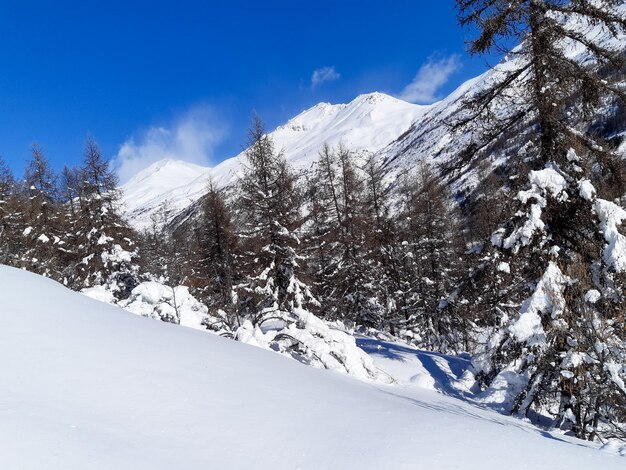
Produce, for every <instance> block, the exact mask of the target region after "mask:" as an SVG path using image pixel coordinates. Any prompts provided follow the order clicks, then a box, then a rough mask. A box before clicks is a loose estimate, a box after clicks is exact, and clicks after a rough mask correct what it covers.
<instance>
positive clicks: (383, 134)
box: [122, 93, 429, 229]
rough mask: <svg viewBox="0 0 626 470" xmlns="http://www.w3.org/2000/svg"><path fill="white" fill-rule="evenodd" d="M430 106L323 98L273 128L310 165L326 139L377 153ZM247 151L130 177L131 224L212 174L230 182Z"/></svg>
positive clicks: (280, 142) (169, 210) (200, 189)
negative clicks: (212, 161)
mask: <svg viewBox="0 0 626 470" xmlns="http://www.w3.org/2000/svg"><path fill="white" fill-rule="evenodd" d="M428 109H429V107H428V106H419V105H415V104H411V103H407V102H405V101H401V100H398V99H396V98H393V97H391V96H389V95H385V94H383V93H371V94H365V95H360V96H357V97H356V98H355V99H354V100H353V101H351V102H350V103H348V104H334V105H333V104H329V103H319V104H317V105H315V106H313V107H312V108H310V109H308V110H306V111H303V112H302V113H300V114H298V115H297V116H296V117H294V118H293V119H291V120H289V121H288V122H287V123H286V124H284V125H282V126H280V127H278V128H276V129H275V130H274V131H273V132H271V133H270V135H271V137H272V138H273V140H274V142H275V144H276V147H277V149H278V150H282V151H283V152H284V154H285V157H286V158H287V160H288V161H289V162H290V163H291V164H292V165H293V166H294V167H296V168H298V169H301V168H308V167H310V166H311V164H312V163H313V162H314V161H315V160H316V159H317V155H318V152H319V150H320V149H321V148H322V145H323V144H324V143H328V144H329V145H337V144H338V143H339V142H343V143H344V144H345V145H346V146H347V147H348V148H350V149H352V150H354V151H356V152H377V151H379V150H381V149H383V148H384V147H386V146H387V145H388V144H389V143H390V142H392V141H394V140H395V139H397V138H398V137H399V136H400V135H402V133H403V132H405V131H407V129H409V127H410V126H411V124H412V123H413V122H415V120H416V119H418V118H419V117H420V116H422V115H423V114H424V113H426V111H427V110H428ZM244 159H245V155H244V153H243V152H242V153H240V154H239V155H237V156H235V157H233V158H230V159H227V160H225V161H223V162H221V163H220V164H218V165H217V166H215V167H213V168H206V167H201V166H198V165H193V164H190V163H186V162H184V161H173V160H163V161H159V162H157V163H154V164H153V165H151V166H149V167H148V168H146V169H145V170H143V171H141V172H139V173H138V174H137V175H135V176H134V177H133V178H131V179H130V180H129V181H128V182H127V183H126V184H125V185H124V186H123V187H122V190H123V193H124V195H123V201H122V202H123V203H124V206H125V209H126V214H127V217H128V219H129V221H130V222H131V223H132V225H133V226H134V227H136V228H138V229H143V228H147V227H150V225H151V223H152V221H151V217H152V215H153V214H158V213H159V212H160V211H164V212H165V213H166V215H168V218H170V217H171V216H173V215H175V214H177V213H179V212H180V211H182V210H183V209H185V208H186V207H188V206H190V205H191V204H192V203H193V202H195V201H196V200H198V199H199V198H200V197H201V196H202V195H203V194H204V193H205V192H206V185H207V180H208V177H209V176H211V177H213V179H214V180H215V181H216V182H217V184H218V185H220V186H223V185H227V184H228V183H230V182H232V181H233V179H235V178H236V177H237V174H238V172H239V171H240V170H241V164H242V162H243V161H244Z"/></svg>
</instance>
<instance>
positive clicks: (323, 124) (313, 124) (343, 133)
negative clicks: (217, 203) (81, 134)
mask: <svg viewBox="0 0 626 470" xmlns="http://www.w3.org/2000/svg"><path fill="white" fill-rule="evenodd" d="M620 11H621V12H622V13H624V12H626V5H623V6H620ZM569 27H570V28H572V29H573V30H576V31H577V32H578V33H580V34H581V35H582V36H583V37H585V36H587V37H592V38H594V40H599V41H600V42H601V43H605V44H607V45H611V44H613V43H619V42H620V41H624V40H626V37H623V36H622V37H619V38H617V39H615V38H613V37H612V35H611V34H609V32H608V31H605V30H603V29H602V28H600V27H599V26H598V25H595V24H589V23H585V22H582V21H579V20H577V21H575V22H574V23H573V24H571V25H569ZM520 47H521V46H520ZM564 52H565V54H566V55H567V56H569V57H571V58H575V59H576V60H579V61H581V62H584V61H587V60H589V57H588V55H589V54H588V51H587V50H586V49H585V48H584V47H582V46H581V45H580V44H578V43H574V42H571V43H565V44H564ZM519 60H521V59H520V56H518V55H516V54H514V53H513V54H511V56H510V57H504V59H503V60H502V62H501V63H499V64H497V65H496V66H495V67H494V68H492V69H490V70H487V71H486V72H484V73H483V74H481V75H479V76H478V77H475V78H473V79H470V80H468V81H466V82H465V83H463V84H462V85H461V86H459V87H458V88H457V89H456V90H454V91H453V92H452V93H451V94H450V95H449V96H447V97H445V98H444V99H442V100H441V101H439V102H436V103H433V104H432V105H429V106H418V105H414V104H410V103H406V102H404V101H401V100H398V99H396V98H393V97H391V96H388V95H385V94H383V93H371V94H365V95H360V96H358V97H357V98H355V99H354V100H353V101H351V102H350V103H348V104H336V105H331V104H328V103H320V104H317V105H316V106H314V107H312V108H310V109H308V110H306V111H304V112H302V113H301V114H299V115H298V116H296V117H295V118H293V119H291V120H290V121H288V122H287V123H286V124H284V125H283V126H280V127H278V128H277V129H276V130H274V131H273V132H272V133H271V136H272V138H273V139H274V142H275V143H276V145H277V147H278V149H282V150H283V152H284V154H285V156H286V158H287V160H288V161H289V162H290V163H291V164H292V165H294V166H295V167H296V168H307V167H310V165H311V164H312V163H313V162H314V161H315V160H316V158H317V154H318V151H319V149H320V148H321V146H322V145H323V144H324V143H325V142H326V143H328V144H330V145H336V144H337V143H339V142H340V141H342V142H343V143H345V144H346V146H347V147H348V148H350V149H351V150H353V151H355V152H364V151H365V152H373V153H376V154H378V156H379V158H380V159H381V160H384V161H386V162H387V164H388V166H389V168H391V169H395V170H396V171H397V172H402V171H406V169H407V168H410V167H413V166H415V165H416V164H417V163H418V162H420V161H426V162H428V163H429V164H431V165H433V166H434V167H437V168H442V167H444V166H446V165H448V164H449V163H450V162H453V161H455V162H456V161H458V156H459V152H460V151H461V150H463V149H464V148H466V147H467V146H468V145H469V144H470V142H471V140H472V137H473V136H474V133H475V132H476V130H477V128H478V126H480V124H481V123H480V122H476V123H475V125H474V127H472V126H470V127H469V128H467V129H465V131H464V133H462V134H460V135H454V136H453V135H452V133H451V132H450V126H449V124H450V123H452V122H454V120H455V118H456V117H458V116H459V114H460V113H461V112H462V103H463V102H464V101H465V100H466V99H467V98H468V97H471V96H474V95H475V94H477V93H479V92H480V91H481V90H484V89H485V88H487V87H489V86H490V85H491V84H493V82H494V81H495V80H497V79H498V78H499V77H500V76H501V74H502V73H506V72H507V70H511V69H513V68H516V67H517V66H518V65H519V62H518V61H519ZM509 98H510V102H509V103H507V104H506V106H502V107H501V109H499V110H498V113H499V114H500V115H506V114H508V113H514V112H515V109H516V105H517V104H520V103H522V101H523V99H524V95H523V94H522V93H519V94H516V93H514V92H513V93H511V94H510V97H509ZM516 101H517V103H516ZM607 123H611V124H610V125H609V127H611V126H613V127H617V131H618V132H621V133H622V134H621V135H618V137H619V138H620V139H621V138H622V135H623V131H624V123H626V110H623V109H617V110H616V109H611V108H610V106H609V107H607V109H606V112H603V113H601V115H599V116H598V122H597V124H596V126H599V127H603V126H606V124H607ZM615 123H617V124H615ZM530 130H531V122H530V121H529V120H524V121H523V122H520V123H519V124H518V127H517V128H516V129H515V131H514V132H512V134H517V137H520V136H522V135H523V134H524V133H527V132H529V131H530ZM605 134H606V135H603V137H607V138H608V139H611V138H614V137H615V135H612V134H611V133H610V132H608V133H605ZM502 137H503V139H504V138H506V142H503V145H502V146H501V148H499V149H498V152H493V153H492V154H490V152H486V153H485V155H483V159H484V160H485V161H487V162H488V163H489V166H491V167H492V168H493V167H495V166H499V165H502V164H505V163H506V161H507V160H508V158H509V157H510V156H511V155H515V154H516V152H517V150H518V149H519V146H520V145H521V144H522V142H523V139H520V138H518V139H516V138H512V136H511V135H508V136H502ZM617 143H619V141H618V142H617ZM623 153H624V152H623ZM243 158H244V156H243V153H242V154H239V155H237V156H236V157H234V158H230V159H227V160H225V161H223V162H222V163H220V164H219V165H217V166H215V167H214V168H212V169H198V171H197V172H191V173H190V174H189V175H188V178H187V179H186V181H185V182H184V184H182V185H180V186H177V187H171V186H170V185H169V184H164V185H163V190H161V191H158V190H155V191H154V192H151V191H149V192H150V194H154V197H153V198H152V199H149V200H148V199H141V198H140V199H138V200H135V199H134V194H136V193H137V192H139V193H144V186H149V187H151V188H152V187H155V188H158V187H159V184H160V181H161V179H162V175H160V173H161V171H162V170H160V168H162V166H163V164H162V162H158V163H156V164H155V165H153V166H151V167H149V168H147V169H146V170H144V171H142V172H141V173H140V174H138V175H137V176H136V177H135V178H133V179H132V180H131V181H129V182H128V183H127V184H126V185H125V186H124V188H123V189H124V190H125V192H126V196H125V202H126V206H127V215H128V218H129V220H130V221H131V222H132V224H133V225H134V226H135V227H137V228H144V227H147V226H149V224H150V215H151V214H153V213H155V212H158V211H159V210H160V208H162V207H163V206H164V205H167V206H169V209H170V210H169V217H168V219H171V218H172V217H173V216H175V215H176V214H180V213H181V212H182V211H183V210H184V209H186V208H189V207H190V206H191V205H192V204H193V203H194V202H195V201H197V200H198V199H199V198H200V197H201V196H202V195H203V194H204V193H205V188H206V180H207V177H208V175H211V176H212V177H213V178H214V179H215V181H216V182H217V183H218V184H219V185H226V184H228V183H230V182H232V181H233V179H235V178H236V176H237V173H238V172H239V171H240V169H241V164H242V161H243ZM177 164H178V165H180V166H181V167H182V168H173V166H175V165H174V163H173V162H170V165H172V167H171V171H172V172H173V174H174V175H175V178H173V180H178V176H177V175H179V174H181V173H186V168H187V165H188V164H186V163H183V162H177ZM458 170H459V171H457V172H456V173H455V174H454V175H453V177H451V178H448V182H449V183H450V184H451V187H452V189H453V191H455V192H463V193H465V194H468V193H471V192H472V191H473V190H474V189H475V188H476V187H477V186H478V185H479V183H480V180H481V175H480V171H479V165H478V162H473V163H472V164H471V165H462V166H461V167H460V168H459V169H458ZM154 182H157V183H154ZM135 186H139V187H138V188H136V187H135ZM190 211H191V210H190Z"/></svg>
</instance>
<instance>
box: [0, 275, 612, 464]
mask: <svg viewBox="0 0 626 470" xmlns="http://www.w3.org/2000/svg"><path fill="white" fill-rule="evenodd" d="M0 285H1V286H2V290H0V311H2V315H0V356H1V357H2V364H3V366H2V372H3V377H2V383H3V385H2V388H1V389H0V402H1V403H2V406H0V421H1V422H2V423H3V425H2V426H0V468H7V469H24V470H30V469H32V470H34V469H47V470H57V469H58V470H61V469H63V470H65V469H86V468H89V469H92V470H98V469H111V468H116V469H120V470H124V469H129V470H130V469H132V470H140V469H151V470H161V469H173V468H181V469H182V468H184V469H187V470H195V469H198V470H199V469H205V468H220V469H231V468H233V469H234V468H275V469H283V468H284V469H293V468H315V469H326V468H345V469H351V468H395V469H403V468H407V469H408V468H437V469H453V468H465V469H468V470H473V469H502V468H507V469H511V470H517V469H522V468H551V469H557V468H567V469H569V470H577V469H589V468H603V469H607V470H609V469H613V468H615V469H617V468H623V464H624V463H623V460H622V459H621V458H619V457H617V456H614V455H610V454H608V453H606V452H601V451H598V450H597V446H596V445H594V444H593V443H587V442H584V441H575V442H574V440H573V439H571V438H568V437H566V436H563V435H560V434H558V433H549V432H546V431H543V430H540V429H538V428H535V427H533V426H531V425H530V424H528V423H525V422H523V421H521V420H518V419H515V418H512V417H507V416H502V415H499V414H496V413H494V412H491V411H488V410H484V409H480V408H477V407H474V406H472V405H470V404H468V403H465V402H463V401H461V400H457V399H455V398H452V397H450V396H445V395H442V394H439V393H436V392H434V391H432V390H427V389H423V388H419V387H416V386H405V385H399V384H396V385H377V384H373V383H369V382H362V381H358V380H356V379H353V378H350V377H347V376H344V375H340V374H337V373H333V372H330V371H323V370H318V369H313V368H311V367H307V366H305V365H302V364H299V363H298V362H296V361H293V360H290V359H287V358H284V357H282V356H280V355H279V354H276V353H274V352H271V351H265V350H262V349H259V348H255V347H253V346H248V345H245V344H242V343H239V342H236V341H230V340H227V339H224V338H220V337H218V336H214V335H212V334H209V333H206V332H201V331H197V330H192V329H188V328H184V327H180V326H178V325H173V324H169V323H164V322H157V321H153V320H150V319H147V318H143V317H138V316H135V315H132V314H130V313H128V312H125V311H123V310H121V309H118V308H116V307H113V306H110V305H107V304H104V303H101V302H98V301H95V300H93V299H90V298H88V297H86V296H83V295H81V294H79V293H75V292H71V291H70V290H68V289H66V288H65V287H63V286H62V285H60V284H57V283H55V282H53V281H51V280H49V279H47V278H44V277H41V276H37V275H35V274H31V273H28V272H25V271H22V270H18V269H14V268H8V267H5V266H0ZM33 292H37V295H36V296H34V295H32V293H33ZM372 349H374V350H376V349H377V347H376V346H372ZM405 350H406V348H405ZM405 350H402V351H401V350H396V351H393V353H394V354H388V355H386V356H385V358H384V360H385V361H386V363H391V362H394V363H395V366H396V367H400V366H401V365H402V363H403V360H404V357H405V352H403V351H405ZM390 353H391V351H390ZM394 358H397V359H396V360H395V361H394ZM440 361H441V358H440V357H437V356H432V357H431V358H430V363H429V364H431V365H432V364H434V363H437V362H440ZM411 364H412V365H411V367H412V368H413V369H414V371H413V374H416V372H415V371H416V370H421V369H419V368H418V367H416V366H417V365H418V364H415V363H411ZM429 367H430V366H429ZM406 371H407V372H408V369H406ZM410 380H411V381H413V378H411V379H410Z"/></svg>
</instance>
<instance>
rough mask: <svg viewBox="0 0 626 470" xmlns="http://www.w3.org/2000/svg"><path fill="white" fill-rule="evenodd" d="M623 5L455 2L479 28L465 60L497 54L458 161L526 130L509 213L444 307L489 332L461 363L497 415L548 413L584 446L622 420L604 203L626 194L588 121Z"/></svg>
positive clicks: (616, 216)
mask: <svg viewBox="0 0 626 470" xmlns="http://www.w3.org/2000/svg"><path fill="white" fill-rule="evenodd" d="M622 4H623V2H621V1H612V0H598V1H586V0H574V1H571V2H562V1H558V0H525V1H522V0H520V1H515V2H492V1H487V0H459V1H457V5H458V7H459V10H460V18H461V23H462V24H466V25H471V26H474V27H476V29H477V31H478V37H477V38H476V39H475V40H474V41H472V42H471V48H470V50H471V52H474V53H482V52H486V51H489V50H492V49H494V48H497V47H503V48H505V49H506V50H507V51H508V52H509V61H508V62H507V65H506V66H504V67H500V68H497V69H496V71H495V72H494V74H493V75H492V80H491V82H490V84H489V86H488V87H486V88H485V89H484V90H481V91H479V92H478V93H477V94H476V95H475V96H473V97H472V98H471V100H470V101H469V103H468V106H467V108H466V110H467V114H465V116H464V118H463V119H461V121H460V122H459V123H457V124H458V129H461V130H462V129H464V126H465V125H466V124H467V123H468V122H475V120H476V119H478V118H480V119H481V120H482V122H483V123H484V126H483V128H482V132H480V133H478V132H475V133H474V142H473V143H472V145H471V146H470V148H469V149H468V152H466V153H465V154H464V155H465V156H466V157H468V158H475V157H476V156H480V155H481V151H482V152H483V153H484V152H485V151H490V150H491V151H493V150H494V148H493V147H492V148H491V149H490V147H489V146H490V144H491V143H492V142H493V141H494V139H495V138H500V135H501V133H502V132H521V131H522V130H523V129H530V133H529V134H528V143H527V144H526V145H524V146H523V147H521V149H520V150H519V152H518V155H517V158H514V161H513V164H512V165H511V170H510V173H511V175H510V178H509V181H510V185H509V188H508V194H510V196H511V201H510V206H509V207H510V210H511V211H510V213H509V217H508V218H507V219H505V220H503V221H502V222H501V224H500V227H499V228H498V229H497V230H495V232H494V233H493V235H492V237H491V240H490V243H489V244H488V245H487V246H486V247H485V249H484V250H483V252H482V253H481V254H480V255H479V257H480V259H479V260H478V264H477V267H476V269H475V270H474V271H473V273H472V275H471V276H470V278H469V279H467V281H466V282H465V283H464V284H463V285H462V286H461V288H460V289H459V290H458V291H457V292H456V295H455V296H454V297H453V298H451V300H453V301H454V302H453V303H452V304H451V305H453V306H454V308H461V307H462V306H463V305H470V306H471V309H472V311H473V312H474V314H475V315H476V317H478V318H477V319H478V322H479V323H480V324H481V325H482V326H483V327H484V328H488V329H491V331H492V333H491V334H490V335H489V337H488V340H487V341H486V343H485V344H484V345H483V347H482V348H481V350H480V352H479V354H478V355H477V356H476V358H475V359H474V362H473V366H474V370H475V373H476V375H477V378H478V379H479V381H480V382H481V383H482V384H483V385H484V386H485V387H499V388H502V387H504V388H506V389H507V390H508V392H509V394H508V403H506V408H507V409H509V410H510V411H512V412H516V413H521V414H528V413H529V412H531V411H532V412H536V413H537V412H538V413H543V414H547V415H549V416H552V417H553V418H554V422H555V425H558V426H561V427H563V428H565V429H570V430H571V431H572V432H573V433H574V434H575V435H576V436H578V437H581V438H589V439H593V438H594V437H596V436H598V435H610V434H616V431H615V429H619V428H620V426H621V425H620V423H623V422H624V421H623V412H622V411H620V410H621V409H623V408H621V407H622V406H623V403H624V401H623V398H624V393H623V392H624V385H623V384H624V378H625V369H624V362H620V361H621V360H622V359H623V347H624V340H625V339H626V336H625V334H624V329H623V328H621V329H620V328H619V327H617V328H615V327H614V326H615V325H619V324H620V323H621V321H622V320H621V318H622V315H621V313H620V312H621V304H622V302H623V281H624V275H623V271H624V269H625V268H626V266H623V265H622V264H621V261H620V260H621V259H622V256H623V253H622V246H623V245H622V243H623V242H622V240H623V236H622V235H621V233H620V232H619V226H620V224H621V221H622V220H623V218H624V217H622V214H624V211H623V210H622V209H621V207H619V205H617V204H615V203H613V202H610V201H608V200H606V199H603V197H604V198H606V197H610V195H611V194H615V193H617V194H623V192H624V190H625V189H626V188H625V187H624V185H623V183H622V182H621V181H622V178H621V175H622V173H623V170H622V166H623V165H622V162H621V160H619V159H618V158H617V156H616V155H615V154H614V153H613V152H612V150H611V146H610V144H607V143H606V142H602V141H601V139H600V138H599V137H598V136H597V135H596V134H595V133H594V132H593V128H592V124H593V116H594V113H596V112H598V110H600V109H602V108H603V107H606V106H610V105H611V104H612V103H613V102H614V101H615V100H623V99H624V97H625V95H624V92H623V89H622V88H621V87H620V85H619V84H617V83H615V82H614V81H612V80H611V78H610V76H608V75H607V74H606V68H607V67H609V68H611V69H621V68H622V67H623V65H624V57H626V55H625V54H624V52H625V43H624V41H623V34H624V33H626V20H625V19H624V11H623V8H622V6H623V5H622ZM514 40H521V44H520V45H519V46H518V47H516V48H515V49H513V50H511V49H510V48H507V47H506V46H507V45H509V44H511V43H512V42H514ZM529 126H532V127H529ZM607 180H608V181H611V182H612V183H611V184H609V185H606V184H602V182H603V181H607ZM609 190H610V191H609ZM619 358H622V359H619ZM620 432H623V431H620Z"/></svg>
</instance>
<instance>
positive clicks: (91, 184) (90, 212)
mask: <svg viewBox="0 0 626 470" xmlns="http://www.w3.org/2000/svg"><path fill="white" fill-rule="evenodd" d="M81 177H82V181H81V187H80V189H79V203H80V211H79V214H78V216H77V223H76V228H77V233H76V235H77V237H78V239H79V246H78V259H79V261H78V263H77V265H76V266H75V275H74V280H73V284H74V288H77V289H81V288H84V287H90V286H94V285H108V286H109V287H110V289H111V290H112V291H113V292H114V294H115V295H116V297H118V298H125V297H128V295H130V291H131V290H132V289H133V287H135V286H136V285H137V274H138V266H137V264H136V258H137V256H138V254H137V249H136V242H135V239H136V235H135V234H134V232H133V230H132V229H131V228H130V227H129V226H128V224H127V223H126V221H124V219H123V218H122V217H121V216H120V214H119V208H118V201H119V190H118V188H117V177H116V175H115V173H114V172H113V171H112V170H111V169H110V167H109V162H108V161H107V160H106V159H105V158H104V157H103V156H102V154H101V152H100V149H99V148H98V145H97V144H96V142H95V141H94V140H93V139H92V138H91V137H89V138H88V139H87V142H86V144H85V151H84V154H83V166H82V168H81Z"/></svg>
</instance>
